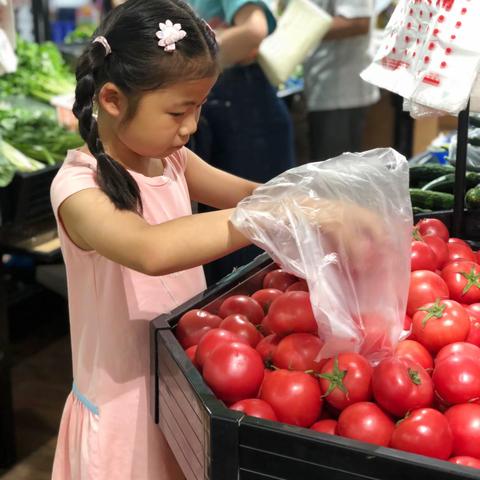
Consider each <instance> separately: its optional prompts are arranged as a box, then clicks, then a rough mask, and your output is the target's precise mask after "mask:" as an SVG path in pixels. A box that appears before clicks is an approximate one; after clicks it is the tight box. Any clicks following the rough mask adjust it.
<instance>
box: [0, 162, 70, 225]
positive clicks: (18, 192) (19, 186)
mask: <svg viewBox="0 0 480 480" xmlns="http://www.w3.org/2000/svg"><path fill="white" fill-rule="evenodd" d="M59 168H60V166H59V165H52V166H49V167H45V168H43V169H41V170H37V171H35V172H28V173H25V172H17V173H16V174H15V176H14V177H13V180H12V182H11V183H10V184H9V185H8V186H6V187H4V188H0V214H1V215H0V225H1V226H5V225H6V226H10V225H15V226H16V227H19V226H22V225H29V224H32V223H38V222H42V221H45V220H46V219H48V218H50V217H51V218H53V210H52V207H51V204H50V185H51V183H52V180H53V178H54V177H55V175H56V174H57V172H58V169H59Z"/></svg>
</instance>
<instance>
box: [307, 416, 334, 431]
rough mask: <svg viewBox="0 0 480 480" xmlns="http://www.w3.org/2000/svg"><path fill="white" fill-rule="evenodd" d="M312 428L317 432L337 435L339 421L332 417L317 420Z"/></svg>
mask: <svg viewBox="0 0 480 480" xmlns="http://www.w3.org/2000/svg"><path fill="white" fill-rule="evenodd" d="M310 429H311V430H315V431H316V432H321V433H328V434H329V435H335V431H336V429H337V421H336V420H333V419H331V418H326V419H325V420H319V421H318V422H315V423H314V424H313V425H312V426H311V427H310Z"/></svg>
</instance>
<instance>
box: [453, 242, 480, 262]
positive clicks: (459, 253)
mask: <svg viewBox="0 0 480 480" xmlns="http://www.w3.org/2000/svg"><path fill="white" fill-rule="evenodd" d="M458 240H460V239H455V240H453V239H450V240H449V241H448V244H447V247H448V262H453V261H454V260H460V259H461V258H463V259H465V260H470V261H471V262H476V260H477V257H476V256H475V253H474V252H473V250H472V249H471V247H470V246H469V245H468V244H467V243H465V242H464V241H463V240H460V242H459V241H458Z"/></svg>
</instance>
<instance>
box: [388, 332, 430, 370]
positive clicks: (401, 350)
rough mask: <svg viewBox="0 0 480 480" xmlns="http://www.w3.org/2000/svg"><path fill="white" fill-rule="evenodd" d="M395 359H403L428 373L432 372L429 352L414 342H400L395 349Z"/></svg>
mask: <svg viewBox="0 0 480 480" xmlns="http://www.w3.org/2000/svg"><path fill="white" fill-rule="evenodd" d="M395 356H396V357H405V358H408V359H409V360H411V361H412V362H416V363H418V364H419V365H421V366H422V367H423V368H424V369H425V370H426V371H427V372H428V373H430V372H431V371H432V370H433V358H432V356H431V355H430V352H429V351H428V350H427V349H426V348H425V347H424V346H423V345H422V344H421V343H419V342H417V341H416V340H402V341H401V342H398V345H397V347H396V348H395Z"/></svg>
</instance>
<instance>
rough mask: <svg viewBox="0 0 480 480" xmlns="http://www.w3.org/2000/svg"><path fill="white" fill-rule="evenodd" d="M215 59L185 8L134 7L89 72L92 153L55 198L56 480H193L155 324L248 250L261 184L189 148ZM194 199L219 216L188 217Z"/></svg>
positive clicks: (163, 3) (112, 25)
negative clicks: (157, 415)
mask: <svg viewBox="0 0 480 480" xmlns="http://www.w3.org/2000/svg"><path fill="white" fill-rule="evenodd" d="M216 54H217V46H216V42H215V37H214V35H213V33H212V31H211V30H210V28H209V27H208V25H207V24H206V23H205V22H204V21H202V20H200V19H199V18H198V17H196V16H195V14H194V13H193V12H192V10H191V9H190V8H189V7H188V6H187V5H186V4H185V3H183V2H182V1H180V0H148V1H147V0H128V1H127V2H126V3H124V4H122V5H121V6H119V7H117V8H116V9H114V10H112V11H111V12H110V14H109V15H108V16H107V17H106V18H105V21H104V23H103V24H102V25H101V27H100V28H99V29H98V31H97V33H96V37H95V38H94V40H93V41H92V42H91V44H90V45H89V46H88V47H87V49H86V51H85V53H84V54H83V56H82V58H81V59H80V62H79V65H78V68H77V89H76V101H75V105H74V113H75V115H76V117H77V118H78V121H79V129H80V133H81V135H82V136H83V138H84V139H85V142H86V146H85V147H84V148H81V149H79V150H75V151H70V152H68V155H67V158H66V160H65V162H64V164H63V166H62V167H61V169H60V171H59V173H58V175H57V176H56V178H55V180H54V182H53V184H52V190H51V196H52V205H53V208H54V212H55V215H56V218H57V222H58V230H59V236H60V241H61V245H62V252H63V256H64V261H65V264H66V268H67V279H68V291H69V310H70V312H69V313H70V325H71V338H72V355H73V378H74V383H73V388H72V393H71V394H70V396H69V397H68V399H67V403H66V406H65V410H64V413H63V417H62V421H61V425H60V433H59V436H58V444H57V451H56V455H55V461H54V466H53V480H107V479H108V480H169V479H179V478H183V475H182V473H181V471H180V469H179V467H178V465H177V463H176V461H175V459H174V456H173V454H172V452H171V450H170V448H169V446H168V445H167V443H166V441H165V439H164V437H163V436H162V434H161V432H160V430H159V429H158V428H157V427H156V426H155V425H154V422H153V421H152V419H151V416H150V413H149V406H148V397H149V389H148V385H149V348H148V346H149V341H148V324H149V321H150V320H152V319H153V318H154V317H156V316H157V315H159V314H161V313H163V312H168V311H170V310H172V309H173V308H174V307H176V306H177V305H179V304H181V303H182V302H184V301H186V300H187V299H189V298H190V297H192V296H194V295H195V294H197V293H198V292H200V291H201V290H203V289H204V288H205V280H204V276H203V271H202V268H201V267H200V266H201V265H203V264H205V263H207V262H210V261H212V260H213V259H216V258H219V257H220V256H222V255H225V254H228V253H230V252H232V251H234V250H237V249H239V248H241V247H244V246H246V245H247V244H248V243H249V242H248V241H247V240H246V239H245V237H243V236H242V235H241V234H240V233H239V232H238V231H237V230H235V229H234V227H233V226H232V224H231V223H230V222H229V218H230V216H231V214H232V208H233V207H234V206H235V205H236V204H237V203H238V202H239V201H240V200H241V199H242V198H244V197H246V196H248V195H250V194H251V193H252V191H253V190H254V189H255V188H256V187H257V185H258V184H256V183H254V182H250V181H247V180H243V179H241V178H238V177H235V176H233V175H230V174H228V173H225V172H223V171H220V170H218V169H216V168H214V167H211V166H209V165H208V164H206V163H205V162H203V161H202V160H201V159H200V158H199V157H197V156H196V155H195V154H193V153H192V152H191V151H189V150H188V149H186V148H185V147H184V145H185V144H186V143H187V142H188V140H189V137H190V136H191V135H192V134H193V133H194V132H195V130H196V128H197V121H198V117H199V113H200V108H201V105H202V104H203V102H204V101H205V99H206V98H207V96H208V94H209V92H210V90H211V88H212V86H213V84H214V83H215V81H216V79H217V76H218V65H217V60H216ZM94 112H96V113H97V115H94ZM191 199H194V200H196V201H198V202H202V203H204V204H206V205H210V206H212V207H214V208H216V209H218V210H216V211H213V212H208V213H204V214H198V215H192V211H191V208H190V200H191ZM327 207H328V206H327ZM310 210H312V209H311V208H310ZM321 210H322V211H323V210H324V211H325V213H326V216H324V220H323V221H322V227H325V228H328V226H329V225H330V226H331V227H332V228H333V230H334V231H335V234H336V235H339V236H340V237H342V236H343V237H344V238H351V239H352V244H353V245H356V244H357V243H358V242H357V237H358V235H356V232H354V231H352V230H351V225H355V226H356V225H357V223H355V222H352V221H349V218H354V216H355V217H358V216H359V215H357V214H356V212H355V210H352V209H351V208H349V209H347V210H345V213H344V214H343V213H342V210H339V209H338V208H333V207H330V208H323V207H322V209H321ZM349 212H350V217H349V218H347V217H348V213H349ZM352 212H353V213H352ZM339 218H341V219H342V220H345V223H340V224H339V220H338V219H339ZM370 223H373V222H370ZM343 226H345V228H346V229H345V230H342V227H343ZM349 228H350V230H349ZM342 232H344V233H342Z"/></svg>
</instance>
